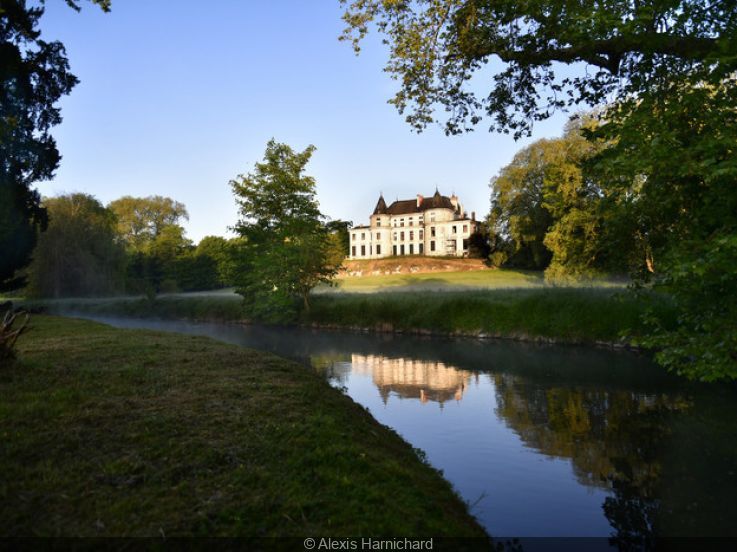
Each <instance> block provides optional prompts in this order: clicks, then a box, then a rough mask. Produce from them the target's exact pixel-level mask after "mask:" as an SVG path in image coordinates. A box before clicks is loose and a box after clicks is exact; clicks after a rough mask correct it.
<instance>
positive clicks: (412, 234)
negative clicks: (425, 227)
mask: <svg viewBox="0 0 737 552" xmlns="http://www.w3.org/2000/svg"><path fill="white" fill-rule="evenodd" d="M409 239H411V240H413V239H415V233H414V231H413V230H410V231H409Z"/></svg>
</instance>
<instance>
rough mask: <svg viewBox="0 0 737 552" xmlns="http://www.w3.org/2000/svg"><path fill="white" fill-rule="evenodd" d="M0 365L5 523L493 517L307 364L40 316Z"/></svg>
mask: <svg viewBox="0 0 737 552" xmlns="http://www.w3.org/2000/svg"><path fill="white" fill-rule="evenodd" d="M19 345H20V351H19V353H20V360H19V361H17V362H16V363H14V364H12V365H10V366H3V367H2V369H0V396H2V398H3V400H2V401H1V402H0V432H1V434H2V443H3V444H2V447H0V470H1V471H2V474H3V477H2V478H0V533H1V534H2V535H3V536H17V535H47V536H59V535H73V536H102V535H107V536H110V535H115V536H136V535H147V536H157V537H160V536H163V535H166V536H176V535H208V536H216V535H248V536H272V535H277V536H284V535H299V536H318V535H326V536H333V537H337V536H341V535H354V536H355V535H372V536H376V535H402V536H404V535H416V536H425V537H427V536H429V535H469V536H483V535H484V533H483V531H482V530H481V529H480V527H479V526H478V525H477V524H476V523H475V521H474V520H473V519H472V518H471V516H470V515H469V514H468V513H467V510H466V507H465V505H464V504H463V503H462V502H461V500H460V499H459V498H458V497H457V496H456V495H455V494H454V493H453V492H452V490H451V488H450V485H449V484H448V483H447V482H446V481H445V480H444V479H443V478H442V477H441V476H440V475H439V474H438V473H437V472H436V471H435V470H433V469H432V468H430V467H429V466H427V465H425V464H423V463H422V462H420V461H419V460H418V457H417V455H416V454H415V452H414V451H413V450H412V448H411V447H410V446H409V445H408V444H407V443H405V442H404V441H403V440H402V439H401V438H400V437H399V436H397V435H396V434H395V433H393V432H392V431H391V430H389V429H387V428H385V427H384V426H381V425H379V424H378V423H377V422H376V421H375V420H374V419H373V418H372V417H371V416H370V415H369V414H368V413H367V412H366V411H365V410H363V409H362V408H361V407H360V406H358V405H356V404H355V403H353V402H352V401H351V400H350V399H349V398H348V397H346V396H344V395H343V394H341V393H340V392H339V391H337V390H335V389H333V388H331V387H330V386H329V385H328V384H327V383H326V382H325V381H324V380H323V379H321V378H320V377H318V376H317V375H315V374H314V373H313V372H311V371H309V370H308V369H306V368H304V367H301V366H299V365H296V364H294V363H291V362H289V361H286V360H283V359H280V358H278V357H275V356H272V355H269V354H265V353H259V352H256V351H251V350H247V349H242V348H239V347H236V346H230V345H226V344H221V343H218V342H215V341H212V340H209V339H206V338H201V337H193V336H182V335H174V334H166V333H161V332H151V331H140V330H120V329H114V328H111V327H108V326H105V325H102V324H97V323H92V322H87V321H81V320H74V319H64V318H56V317H48V316H35V317H34V318H33V328H32V330H31V331H30V332H29V333H28V334H26V335H24V336H23V338H22V339H21V341H20V342H19Z"/></svg>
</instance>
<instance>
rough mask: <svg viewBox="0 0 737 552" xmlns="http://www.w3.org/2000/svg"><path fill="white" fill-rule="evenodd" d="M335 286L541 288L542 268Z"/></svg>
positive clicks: (614, 283)
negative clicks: (535, 270) (539, 270)
mask: <svg viewBox="0 0 737 552" xmlns="http://www.w3.org/2000/svg"><path fill="white" fill-rule="evenodd" d="M336 283H337V284H338V285H337V288H336V289H337V290H339V291H346V292H377V291H420V290H425V291H428V290H430V291H432V290H438V291H439V290H442V291H464V290H473V289H499V288H543V287H545V281H544V278H543V275H542V273H541V272H531V271H522V270H508V269H494V270H491V269H490V270H465V271H457V272H440V271H438V272H422V273H416V274H381V275H373V276H362V277H348V278H341V279H339V280H337V282H336ZM625 285H626V283H625V282H624V281H620V280H615V279H610V280H604V279H602V280H594V281H584V282H582V283H581V284H579V285H577V286H575V287H592V286H596V287H624V286H625Z"/></svg>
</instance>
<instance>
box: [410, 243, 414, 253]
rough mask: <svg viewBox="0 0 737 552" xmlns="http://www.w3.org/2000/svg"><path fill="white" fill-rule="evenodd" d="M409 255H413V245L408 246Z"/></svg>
mask: <svg viewBox="0 0 737 552" xmlns="http://www.w3.org/2000/svg"><path fill="white" fill-rule="evenodd" d="M409 254H410V255H413V254H414V245H412V244H409Z"/></svg>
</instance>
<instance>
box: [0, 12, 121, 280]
mask: <svg viewBox="0 0 737 552" xmlns="http://www.w3.org/2000/svg"><path fill="white" fill-rule="evenodd" d="M94 3H96V4H98V5H99V6H100V7H101V8H102V9H103V10H105V11H107V10H108V9H109V4H110V2H109V0H94ZM67 4H69V5H70V6H72V7H74V8H75V9H79V6H78V4H77V3H76V2H72V0H67ZM43 11H44V10H43V8H42V7H39V6H36V7H29V6H27V5H26V2H25V0H3V2H2V3H1V4H0V289H4V290H7V289H14V288H17V287H19V286H21V285H22V284H23V283H24V279H23V277H22V276H19V275H18V274H17V273H16V272H17V271H18V270H20V269H22V268H24V267H26V266H27V265H28V264H29V263H30V260H31V252H32V251H33V247H34V246H35V244H36V238H37V234H38V232H39V231H43V230H45V229H46V224H47V218H46V212H45V211H44V209H43V207H42V206H41V198H40V196H39V194H38V192H37V191H35V190H33V189H32V188H31V186H32V185H33V183H34V182H37V181H39V180H48V179H50V178H51V177H52V176H53V173H54V171H55V170H56V168H57V167H58V165H59V160H60V155H59V151H58V150H57V148H56V142H55V141H54V138H53V137H52V136H51V134H50V133H49V131H50V129H51V127H53V126H55V125H58V124H59V123H60V122H61V113H60V109H59V107H57V106H56V105H55V104H56V103H57V101H58V100H59V99H60V98H61V97H62V96H64V95H65V94H69V92H70V91H71V90H72V88H73V87H74V85H75V84H76V83H77V82H78V81H77V78H76V77H75V76H74V75H72V73H71V72H70V71H69V63H68V61H67V58H66V52H65V50H64V46H63V45H62V44H61V43H60V42H56V41H54V42H46V41H44V40H42V39H41V32H40V30H39V29H38V23H39V20H40V18H41V16H42V15H43Z"/></svg>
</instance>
